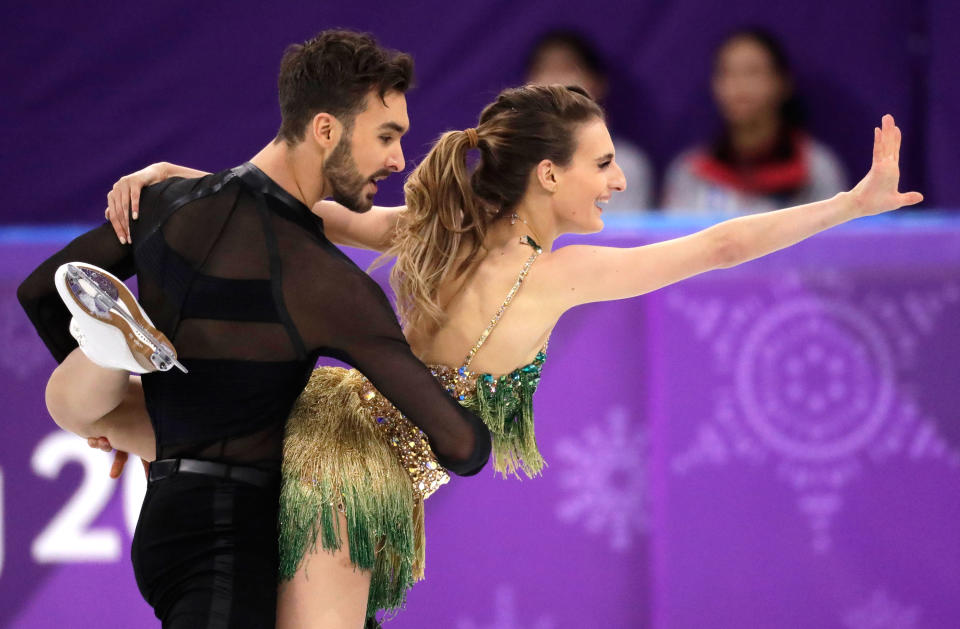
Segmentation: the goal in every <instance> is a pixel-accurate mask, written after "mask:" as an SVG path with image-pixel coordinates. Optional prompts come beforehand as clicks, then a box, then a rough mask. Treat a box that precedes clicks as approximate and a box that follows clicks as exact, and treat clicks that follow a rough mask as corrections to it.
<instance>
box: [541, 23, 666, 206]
mask: <svg viewBox="0 0 960 629" xmlns="http://www.w3.org/2000/svg"><path fill="white" fill-rule="evenodd" d="M527 83H532V84H536V85H551V84H557V83H559V84H561V85H576V86H578V87H582V88H583V89H585V90H586V91H587V93H589V94H590V96H591V97H592V98H593V99H594V100H595V101H597V102H598V103H601V104H602V103H603V99H604V98H605V97H606V95H607V87H608V85H607V74H606V68H605V66H604V63H603V61H602V60H601V58H600V55H599V53H597V51H596V49H595V48H594V47H593V45H592V44H591V43H590V42H589V41H587V40H586V39H585V38H584V37H583V36H581V35H579V34H577V33H575V32H573V31H565V30H558V31H550V32H548V33H546V34H544V35H542V36H541V37H540V38H539V39H538V40H537V41H536V43H535V44H534V45H533V48H532V50H531V51H530V55H529V56H528V57H527ZM613 145H614V149H615V150H616V153H617V155H616V161H617V164H619V165H620V168H621V169H622V170H623V174H624V176H625V177H626V178H627V189H626V190H625V191H624V192H618V193H616V194H614V195H613V198H612V199H611V200H610V204H609V205H608V206H606V207H605V208H604V211H618V210H646V209H648V208H649V207H650V205H651V203H652V202H653V172H652V169H651V167H650V160H649V159H648V158H647V156H646V155H645V154H644V153H643V151H641V150H640V149H639V148H637V147H636V146H635V145H633V144H631V143H630V142H629V141H627V140H625V139H623V138H621V137H617V136H613Z"/></svg>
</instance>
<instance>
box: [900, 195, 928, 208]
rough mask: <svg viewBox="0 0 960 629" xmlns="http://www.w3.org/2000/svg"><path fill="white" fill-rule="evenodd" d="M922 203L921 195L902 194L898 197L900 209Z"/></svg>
mask: <svg viewBox="0 0 960 629" xmlns="http://www.w3.org/2000/svg"><path fill="white" fill-rule="evenodd" d="M921 201H923V195H922V194H920V193H919V192H904V193H903V194H901V195H900V207H906V206H908V205H916V204H917V203H920V202H921Z"/></svg>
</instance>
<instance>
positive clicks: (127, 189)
mask: <svg viewBox="0 0 960 629" xmlns="http://www.w3.org/2000/svg"><path fill="white" fill-rule="evenodd" d="M118 183H119V184H120V189H121V190H123V204H122V205H121V207H120V224H121V225H123V235H124V236H125V237H126V239H127V242H133V241H132V240H130V205H131V203H132V198H133V194H132V192H133V191H132V190H131V186H130V177H129V176H128V177H123V178H122V179H120V181H119V182H118Z"/></svg>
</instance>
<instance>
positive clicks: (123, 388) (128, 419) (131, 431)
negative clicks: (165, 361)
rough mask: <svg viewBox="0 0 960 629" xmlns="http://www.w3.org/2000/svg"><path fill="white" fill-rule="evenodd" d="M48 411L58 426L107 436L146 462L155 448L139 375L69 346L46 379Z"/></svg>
mask: <svg viewBox="0 0 960 629" xmlns="http://www.w3.org/2000/svg"><path fill="white" fill-rule="evenodd" d="M46 402H47V410H48V411H49V412H50V416H51V417H53V420H54V421H55V422H56V423H57V425H58V426H60V427H61V428H63V429H64V430H67V431H69V432H72V433H74V434H77V435H80V436H81V437H106V438H107V439H108V440H109V441H110V445H111V446H112V447H114V448H116V449H118V450H123V451H126V452H130V453H133V454H136V455H137V456H140V457H141V458H144V459H146V460H148V461H150V460H153V458H154V457H155V452H156V444H155V441H154V435H153V428H152V426H151V425H150V417H149V415H148V414H147V407H146V402H145V401H144V398H143V388H142V387H141V385H140V378H139V377H138V376H131V375H130V374H128V373H127V372H125V371H122V370H119V369H105V368H103V367H100V366H99V365H96V364H94V363H93V362H91V361H90V360H89V359H88V358H87V357H86V356H85V355H84V353H83V352H82V351H80V350H79V349H76V350H74V351H73V352H71V353H70V355H69V356H67V358H66V359H65V360H64V361H63V362H62V363H61V364H60V365H59V366H58V367H57V368H56V369H55V370H54V371H53V374H51V376H50V379H49V380H48V381H47V389H46Z"/></svg>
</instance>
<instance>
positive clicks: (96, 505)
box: [0, 432, 146, 566]
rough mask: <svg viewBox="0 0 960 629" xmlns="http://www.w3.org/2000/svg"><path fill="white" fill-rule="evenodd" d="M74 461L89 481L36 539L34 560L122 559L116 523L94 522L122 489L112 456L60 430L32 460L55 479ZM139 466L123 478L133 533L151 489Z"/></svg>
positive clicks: (41, 473)
mask: <svg viewBox="0 0 960 629" xmlns="http://www.w3.org/2000/svg"><path fill="white" fill-rule="evenodd" d="M68 463H79V464H80V465H82V466H83V471H84V473H83V480H82V481H81V483H80V487H79V488H78V489H77V491H76V492H75V493H74V494H73V496H71V498H70V500H68V501H67V503H66V504H65V505H64V506H63V508H62V509H61V510H60V511H59V512H58V513H57V514H56V515H55V516H54V517H53V519H52V520H51V521H50V524H48V525H47V527H46V528H45V529H44V530H43V531H42V532H41V533H40V535H38V536H37V538H36V539H35V540H34V542H33V547H32V549H31V550H32V554H33V559H34V561H36V562H37V563H61V562H74V561H117V560H119V559H120V543H121V538H120V534H119V532H118V531H117V530H115V529H113V528H110V527H93V526H91V525H92V523H93V521H94V520H96V518H97V517H98V516H99V515H100V513H101V511H103V508H104V507H105V506H106V505H107V503H108V502H109V500H110V497H111V496H112V495H113V492H114V491H115V490H116V484H117V481H115V480H113V479H111V478H110V476H109V470H110V459H109V457H107V456H104V453H102V452H99V451H97V450H93V449H91V448H90V447H89V446H88V445H87V444H86V442H85V441H84V440H83V439H81V438H78V437H76V436H74V435H71V434H68V433H65V432H54V433H51V434H49V435H47V436H46V437H45V438H44V439H43V440H42V441H41V442H40V444H39V445H38V446H37V449H36V450H34V453H33V457H32V458H31V460H30V465H31V467H32V468H33V471H34V472H35V473H36V474H37V475H39V476H41V477H43V478H47V479H50V480H56V479H57V477H58V476H59V475H60V471H61V470H62V469H63V467H64V466H65V465H67V464H68ZM138 471H139V470H136V469H131V470H129V471H127V473H125V474H124V475H123V477H122V482H123V483H124V485H125V487H124V491H123V507H124V513H125V518H124V520H125V523H126V526H127V529H128V531H129V532H130V533H131V534H132V533H133V528H134V527H135V526H136V522H137V514H139V512H140V504H141V503H142V501H143V494H144V491H145V489H146V480H145V479H144V478H143V475H141V474H139V473H137V472H138ZM0 482H2V477H0ZM0 492H2V485H0ZM0 533H2V531H0ZM0 562H2V547H0ZM0 566H2V563H0Z"/></svg>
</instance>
